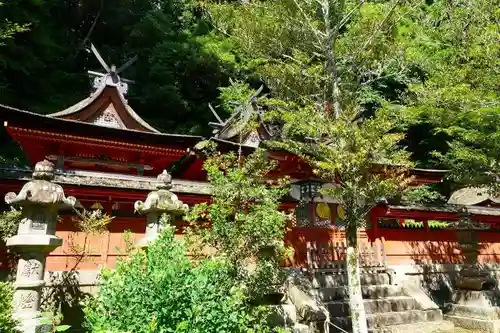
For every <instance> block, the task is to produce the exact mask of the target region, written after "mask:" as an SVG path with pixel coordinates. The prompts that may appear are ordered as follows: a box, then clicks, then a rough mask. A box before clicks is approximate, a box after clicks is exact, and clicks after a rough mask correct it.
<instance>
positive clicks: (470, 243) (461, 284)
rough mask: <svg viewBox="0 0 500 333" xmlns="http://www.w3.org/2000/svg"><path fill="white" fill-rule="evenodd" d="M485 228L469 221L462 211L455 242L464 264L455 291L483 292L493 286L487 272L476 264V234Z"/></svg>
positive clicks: (464, 211)
mask: <svg viewBox="0 0 500 333" xmlns="http://www.w3.org/2000/svg"><path fill="white" fill-rule="evenodd" d="M485 229H486V228H485V227H484V226H483V225H481V224H480V223H478V222H476V221H473V220H471V219H470V217H469V214H468V213H467V211H466V210H465V209H464V210H463V211H462V216H461V217H460V220H459V222H458V225H457V240H458V243H459V245H460V249H461V250H462V253H463V254H464V257H465V258H464V264H463V268H462V270H461V271H460V275H459V278H458V279H457V282H456V283H455V287H456V288H457V289H467V290H484V289H491V288H492V287H493V286H494V283H492V281H491V278H490V277H489V274H488V272H486V271H485V270H484V269H483V267H482V266H481V265H480V264H479V263H478V255H479V243H478V238H477V232H478V231H481V230H485Z"/></svg>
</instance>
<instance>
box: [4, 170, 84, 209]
mask: <svg viewBox="0 0 500 333" xmlns="http://www.w3.org/2000/svg"><path fill="white" fill-rule="evenodd" d="M53 179H54V164H53V163H52V162H50V161H48V160H43V161H41V162H38V163H37V164H36V165H35V169H34V171H33V180H31V181H29V182H27V183H26V184H24V186H23V188H22V189H21V191H19V193H18V194H16V193H14V192H9V193H7V194H6V195H5V202H6V203H7V204H9V205H13V204H16V205H20V206H24V205H27V204H39V205H56V206H58V208H61V209H62V208H70V207H75V205H76V198H75V197H66V196H65V195H64V190H63V188H62V186H61V185H59V184H55V183H52V182H51V180H53Z"/></svg>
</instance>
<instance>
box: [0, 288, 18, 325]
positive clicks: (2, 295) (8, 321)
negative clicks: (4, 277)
mask: <svg viewBox="0 0 500 333" xmlns="http://www.w3.org/2000/svg"><path fill="white" fill-rule="evenodd" d="M13 295H14V290H13V288H12V286H11V285H10V284H9V283H5V282H0V332H2V333H17V332H19V331H18V330H16V322H15V321H14V320H13V319H12V311H13V308H12V297H13Z"/></svg>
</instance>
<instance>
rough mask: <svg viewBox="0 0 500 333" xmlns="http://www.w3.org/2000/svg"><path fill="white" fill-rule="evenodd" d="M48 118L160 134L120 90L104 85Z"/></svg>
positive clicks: (116, 87)
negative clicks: (137, 111)
mask: <svg viewBox="0 0 500 333" xmlns="http://www.w3.org/2000/svg"><path fill="white" fill-rule="evenodd" d="M48 117H52V118H60V119H66V120H75V121H80V122H85V123H91V124H94V125H98V126H103V127H110V128H117V129H126V130H135V131H142V132H150V133H160V132H159V131H158V130H156V129H155V128H153V127H152V126H151V125H149V124H148V123H147V122H146V121H145V120H144V119H142V118H141V117H140V116H139V115H138V114H137V113H136V112H135V111H134V110H133V109H132V108H131V107H130V105H128V103H127V101H126V99H125V97H124V95H123V93H122V92H121V91H120V88H119V87H118V86H116V85H111V84H102V85H101V86H100V87H98V88H97V89H96V90H95V92H93V93H92V94H91V95H90V96H89V97H87V98H85V99H84V100H82V101H80V102H78V103H76V104H74V105H72V106H70V107H69V108H67V109H65V110H63V111H59V112H55V113H52V114H49V115H48Z"/></svg>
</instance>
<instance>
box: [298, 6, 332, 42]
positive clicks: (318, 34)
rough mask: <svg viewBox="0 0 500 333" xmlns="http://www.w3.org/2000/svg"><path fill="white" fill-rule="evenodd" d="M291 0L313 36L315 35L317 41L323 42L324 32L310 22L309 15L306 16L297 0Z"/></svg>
mask: <svg viewBox="0 0 500 333" xmlns="http://www.w3.org/2000/svg"><path fill="white" fill-rule="evenodd" d="M293 2H294V3H295V6H296V7H297V9H298V10H299V11H300V13H301V14H302V16H303V17H304V20H306V22H307V24H308V25H309V28H311V31H312V33H313V34H314V36H315V37H316V39H317V40H318V42H319V43H320V44H321V43H322V42H323V38H324V37H325V34H324V33H323V32H321V31H319V30H318V29H316V28H315V27H314V25H313V24H312V22H311V18H310V17H309V16H307V14H306V12H305V11H304V9H303V8H302V7H301V6H300V4H299V2H298V1H297V0H293Z"/></svg>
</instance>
